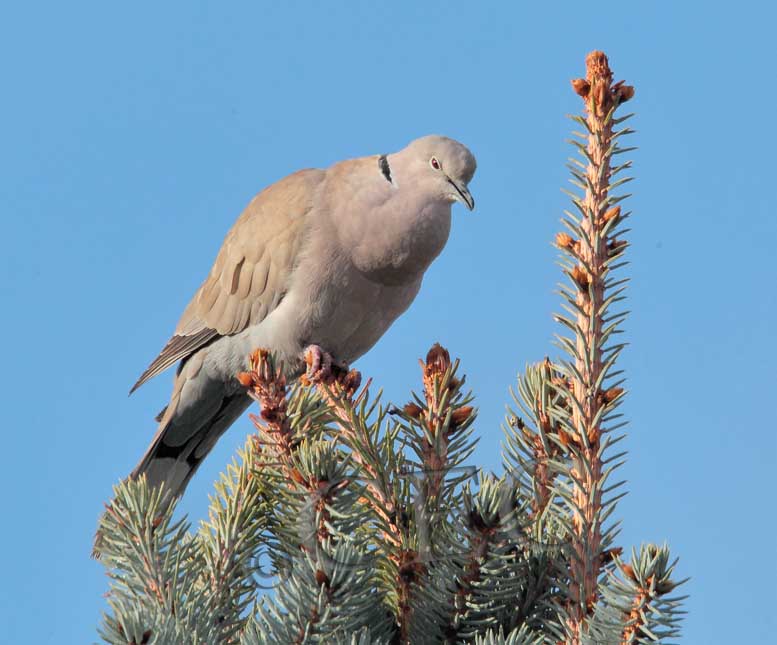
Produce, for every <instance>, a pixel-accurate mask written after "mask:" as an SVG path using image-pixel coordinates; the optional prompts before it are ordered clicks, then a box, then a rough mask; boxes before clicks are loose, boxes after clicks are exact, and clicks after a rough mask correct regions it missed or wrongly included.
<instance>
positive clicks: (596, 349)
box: [556, 52, 634, 645]
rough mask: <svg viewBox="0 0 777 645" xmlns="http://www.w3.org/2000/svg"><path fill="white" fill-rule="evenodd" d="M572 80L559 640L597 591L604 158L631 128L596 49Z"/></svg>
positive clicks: (606, 208) (572, 632) (615, 221)
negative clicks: (577, 128) (564, 569)
mask: <svg viewBox="0 0 777 645" xmlns="http://www.w3.org/2000/svg"><path fill="white" fill-rule="evenodd" d="M572 87H573V89H574V90H575V92H576V93H577V94H578V95H579V96H581V97H582V98H583V100H584V103H585V117H584V118H578V119H576V120H577V121H578V122H579V123H581V122H583V121H584V124H585V127H586V131H587V136H586V139H587V142H586V144H585V145H584V146H583V145H582V144H576V147H577V148H578V150H579V151H580V152H581V154H582V156H583V159H584V165H585V171H584V173H582V175H583V179H584V183H583V184H582V190H583V196H582V197H580V196H578V195H573V196H572V200H573V203H574V204H575V205H576V206H577V207H578V210H579V211H580V215H579V216H577V215H571V214H567V220H566V222H565V223H567V228H568V229H569V230H570V231H572V232H573V233H574V234H575V235H576V237H577V239H575V237H572V236H571V235H569V234H567V233H560V234H559V235H558V236H557V238H556V245H557V247H558V248H559V249H560V250H561V252H562V254H563V255H564V256H565V258H566V259H567V260H568V264H567V267H568V268H567V269H566V273H567V275H568V277H569V279H570V284H571V287H572V288H571V290H567V289H565V290H564V296H565V298H566V299H567V301H568V304H569V310H570V311H571V312H572V313H571V315H570V316H569V317H566V316H563V315H558V316H557V317H556V318H557V320H558V321H559V322H561V323H562V324H563V325H564V327H566V328H567V330H568V331H570V332H571V334H572V338H571V339H569V338H567V337H564V338H562V340H561V346H562V347H563V348H564V349H566V350H567V351H568V352H569V354H570V356H571V360H570V361H567V362H565V363H564V364H562V369H564V371H565V372H566V376H567V377H568V381H567V382H566V383H560V384H559V388H558V389H559V391H560V392H562V393H563V394H564V395H565V397H566V398H567V399H568V403H569V406H568V407H569V411H570V421H571V430H572V432H571V433H570V434H569V435H568V436H567V442H566V443H567V445H566V448H567V450H568V455H569V458H570V462H571V463H570V468H569V472H568V479H567V480H566V481H563V482H559V483H558V486H557V492H558V493H559V495H560V497H561V498H562V499H564V500H565V502H566V504H567V507H568V509H569V512H570V517H571V522H570V523H569V529H570V541H571V549H572V557H571V558H570V563H569V566H570V575H569V589H568V598H567V602H566V605H565V607H564V610H565V611H564V613H565V615H566V632H567V640H568V643H570V645H580V644H581V643H582V642H583V640H584V638H585V636H586V632H587V621H588V619H589V618H590V616H591V615H592V614H593V612H594V609H595V607H596V604H597V602H598V600H599V597H600V591H599V580H600V577H601V576H602V574H603V573H604V571H605V566H606V564H607V563H606V561H605V557H604V556H605V550H606V548H607V546H608V543H609V542H610V541H611V539H612V537H613V533H612V531H611V530H607V529H604V528H603V526H602V524H603V521H604V520H605V519H606V517H607V516H608V515H609V514H610V513H611V512H612V508H613V505H614V501H613V500H609V501H605V500H604V499H603V488H604V482H605V480H606V479H607V476H608V475H609V474H610V472H611V470H612V467H611V468H609V469H608V468H607V467H606V465H605V457H604V451H603V450H602V448H603V440H604V437H605V434H606V432H607V430H608V429H607V427H606V421H607V420H608V419H610V418H611V417H612V413H613V412H614V410H615V409H616V407H617V406H618V405H619V403H620V402H621V400H622V398H623V394H624V390H623V389H622V388H621V387H620V386H619V383H620V381H618V382H616V383H614V384H613V383H612V382H611V380H608V379H612V377H613V374H612V367H613V365H614V363H615V360H616V359H617V357H618V355H619V354H620V348H618V347H615V348H608V345H607V343H608V340H609V339H610V337H611V336H612V335H613V334H615V333H617V332H618V331H619V324H620V322H621V321H622V319H623V315H621V314H616V316H615V318H613V319H610V320H611V322H609V323H608V322H606V321H605V320H606V318H607V316H608V313H609V312H608V309H609V305H610V304H611V300H610V299H611V296H612V292H613V290H616V289H618V287H619V286H620V285H621V284H622V282H621V281H615V280H614V279H613V278H612V277H611V276H610V274H611V272H612V271H613V270H614V268H615V267H616V266H617V264H618V260H619V259H620V258H621V257H622V254H623V251H624V249H625V246H626V245H625V243H623V241H622V240H621V239H620V238H618V237H617V235H618V234H619V232H618V230H617V227H618V226H620V225H621V223H622V222H623V220H624V219H625V216H624V215H623V214H622V212H621V207H620V206H619V205H616V204H617V203H618V202H620V201H621V200H622V199H624V198H625V197H626V196H619V197H615V196H613V195H612V194H611V191H612V190H613V188H615V187H616V186H618V185H621V184H622V183H625V181H627V180H628V179H629V178H622V179H619V180H618V181H616V182H612V181H611V177H612V168H611V158H612V156H613V154H615V153H616V152H618V150H619V140H620V138H621V137H622V136H623V135H626V134H628V133H629V132H630V130H628V129H624V130H621V131H620V132H617V131H615V129H614V126H615V123H614V122H613V115H614V113H615V110H616V109H617V108H618V106H619V105H620V104H621V103H623V102H624V101H627V100H629V99H630V98H632V96H633V95H634V89H633V88H632V87H630V86H626V85H625V84H624V83H623V82H622V81H621V82H618V83H613V75H612V72H611V71H610V67H609V63H608V60H607V57H606V56H605V55H604V53H602V52H592V53H590V54H589V55H588V57H587V58H586V78H585V79H576V80H574V81H572ZM623 167H628V166H627V165H625V166H623ZM577 174H580V173H576V175H577ZM604 447H606V444H604Z"/></svg>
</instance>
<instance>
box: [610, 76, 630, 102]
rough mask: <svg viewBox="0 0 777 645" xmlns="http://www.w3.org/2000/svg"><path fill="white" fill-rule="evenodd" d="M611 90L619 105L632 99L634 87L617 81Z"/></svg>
mask: <svg viewBox="0 0 777 645" xmlns="http://www.w3.org/2000/svg"><path fill="white" fill-rule="evenodd" d="M612 90H613V94H614V95H615V98H616V100H617V101H618V102H619V103H625V102H626V101H630V100H631V99H633V98H634V87H633V86H632V85H624V84H623V81H618V82H617V83H616V84H615V86H614V87H613V88H612Z"/></svg>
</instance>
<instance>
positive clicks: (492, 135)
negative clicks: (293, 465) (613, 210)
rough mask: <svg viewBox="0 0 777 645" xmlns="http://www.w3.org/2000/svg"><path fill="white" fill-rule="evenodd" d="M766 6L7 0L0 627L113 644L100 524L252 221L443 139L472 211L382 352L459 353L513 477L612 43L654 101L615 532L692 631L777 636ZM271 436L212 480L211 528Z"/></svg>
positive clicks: (403, 371)
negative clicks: (653, 559)
mask: <svg viewBox="0 0 777 645" xmlns="http://www.w3.org/2000/svg"><path fill="white" fill-rule="evenodd" d="M761 4H762V6H761V7H760V8H758V9H757V8H756V7H757V4H756V3H748V2H738V3H716V2H703V3H702V2H686V3H662V2H649V3H648V2H643V3H639V6H636V5H637V3H623V4H622V5H620V8H618V7H617V6H616V5H613V6H610V5H607V6H606V9H605V10H603V12H602V13H603V15H601V16H599V15H595V14H593V13H592V6H593V5H591V4H590V3H588V4H583V3H574V4H573V3H568V4H565V3H544V4H543V3H536V2H535V3H519V2H512V3H503V4H501V5H498V4H497V3H493V4H491V5H488V6H486V3H475V2H470V3H458V2H424V3H409V2H407V3H405V2H391V3H389V2H384V3H370V4H369V5H368V3H358V4H357V3H349V4H348V5H346V3H301V2H288V3H281V2H273V3H260V2H250V3H249V2H246V3H240V2H232V3H229V4H228V9H227V8H226V7H227V4H226V3H223V4H221V5H217V4H216V3H209V4H208V3H200V2H185V3H184V2H179V3H174V2H169V3H138V2H136V3H122V4H121V5H119V4H118V3H105V2H94V3H83V2H69V3H37V2H28V3H15V4H13V5H11V4H10V3H6V4H5V5H4V6H3V8H2V10H0V60H2V61H3V62H2V64H1V65H2V75H0V78H2V81H0V82H1V83H2V94H3V100H2V101H0V133H1V134H2V145H1V146H0V176H2V181H0V223H1V224H2V234H0V246H1V247H2V253H0V280H1V282H0V284H2V292H1V293H2V299H1V301H2V316H0V330H1V331H2V337H3V338H4V339H5V346H4V351H3V366H4V369H2V370H1V371H0V392H2V395H0V396H2V404H3V406H2V407H3V410H4V411H5V417H4V421H3V426H4V434H5V437H6V439H5V442H6V443H5V449H4V451H3V461H4V463H3V467H2V469H0V489H1V490H3V491H5V492H6V495H5V498H6V499H5V500H4V502H3V514H2V517H3V530H2V532H1V533H0V553H2V577H3V580H4V584H3V585H2V588H0V615H2V616H3V621H2V622H3V640H4V641H5V642H9V643H11V642H13V643H40V644H43V643H85V642H92V641H95V640H96V639H97V637H96V633H95V625H96V624H97V622H98V619H99V614H100V611H101V609H102V608H103V606H104V600H103V598H102V594H103V593H104V592H105V590H106V589H107V580H106V578H105V576H104V574H103V571H102V567H101V565H99V564H98V563H96V562H94V561H92V560H90V559H89V550H90V544H91V537H92V533H93V530H94V528H95V523H96V519H97V516H98V514H99V512H100V509H101V507H102V503H103V501H104V500H105V499H106V498H107V496H108V495H109V493H110V489H111V485H112V484H113V483H114V482H116V481H117V480H118V479H120V478H121V477H123V476H124V475H126V473H127V472H128V471H129V470H130V469H131V468H132V467H133V465H134V464H135V462H136V461H137V459H138V458H139V457H140V455H141V454H142V453H143V451H144V450H145V447H146V445H147V443H148V441H149V439H150V437H151V435H152V434H153V431H154V423H153V416H154V415H155V414H156V413H157V412H158V410H159V409H160V408H161V407H162V406H163V405H164V403H165V402H166V401H167V396H168V394H169V388H170V376H169V375H165V376H162V377H159V378H157V379H155V380H154V381H152V382H151V383H149V384H148V385H146V386H144V387H143V388H142V389H141V390H140V391H139V392H137V393H136V394H135V395H133V396H132V397H131V398H128V397H127V390H128V389H129V387H130V385H131V384H132V383H133V382H134V381H135V379H136V378H137V376H138V375H139V374H140V372H141V371H142V370H143V369H144V368H145V366H146V365H147V364H148V362H149V361H150V359H152V358H153V357H154V356H155V354H156V353H157V351H158V350H159V349H160V348H161V347H162V345H163V344H164V342H165V341H166V340H167V338H168V336H169V334H170V332H171V331H172V329H173V327H174V325H175V323H176V321H177V318H178V316H179V315H180V313H181V311H182V310H183V307H184V306H185V305H186V303H187V302H188V300H189V298H190V297H191V295H192V293H193V292H194V290H195V289H196V287H197V286H198V285H199V283H200V281H201V280H202V278H203V277H204V276H205V274H206V273H207V271H208V269H209V268H210V263H211V261H212V259H213V257H214V255H215V253H216V251H217V249H218V247H219V245H220V243H221V240H222V239H223V236H224V234H225V233H226V231H227V229H228V228H229V226H230V225H231V224H232V222H233V220H234V218H235V217H236V216H237V214H238V213H239V212H240V211H241V210H242V208H243V206H244V205H245V204H246V203H247V201H248V200H249V199H250V198H251V197H252V196H253V194H254V193H256V192H258V191H259V190H260V189H261V188H262V187H264V186H265V185H267V184H269V183H271V182H273V181H275V180H277V179H279V178H280V177H282V176H284V175H286V174H288V173H289V172H292V171H293V170H296V169H298V168H301V167H308V166H326V165H328V164H330V163H332V162H333V161H336V160H339V159H342V158H345V157H349V156H361V155H366V154H373V153H380V152H386V151H392V150H396V149H398V148H400V147H402V146H404V145H405V144H406V143H407V142H408V141H409V140H411V139H413V138H415V137H416V136H419V135H422V134H427V133H433V132H436V133H442V134H447V135H449V136H453V137H455V138H457V139H459V140H461V141H463V142H465V143H466V144H467V145H469V147H470V148H471V149H472V150H473V152H474V153H475V154H476V156H477V158H478V164H479V169H478V173H477V175H476V177H475V179H474V180H473V182H472V184H471V188H472V192H473V194H474V195H475V198H476V200H477V210H476V211H475V212H474V213H469V212H467V211H466V210H464V209H463V208H461V207H456V208H455V209H454V210H455V212H454V216H455V217H454V226H453V231H452V236H451V239H450V242H449V243H448V246H447V248H446V249H445V251H444V253H443V255H442V256H441V257H440V259H439V260H438V261H437V262H436V263H435V264H434V265H433V267H432V268H431V270H430V271H429V274H428V277H427V279H426V281H425V284H424V288H423V290H422V292H421V295H420V296H419V298H418V300H417V301H416V303H415V304H414V305H413V306H412V308H411V309H410V310H409V311H408V312H407V314H406V315H405V316H404V317H403V318H401V319H400V320H399V321H398V322H397V323H396V324H395V325H394V327H393V328H392V329H391V330H390V331H389V333H387V334H386V336H385V337H384V338H383V339H382V340H381V342H380V343H379V344H378V346H377V347H376V348H375V349H374V350H373V351H372V352H370V353H369V354H368V355H367V356H366V357H364V358H363V359H362V360H360V361H359V362H358V365H357V366H358V367H359V368H360V369H361V370H362V371H363V373H364V374H365V375H370V376H373V377H375V379H376V381H377V382H378V383H379V384H380V385H382V386H383V387H384V388H385V390H386V393H387V396H388V397H389V398H391V399H394V400H397V401H400V402H403V401H404V400H405V399H406V396H407V394H406V392H407V390H408V388H409V387H410V386H411V385H412V386H416V385H417V384H418V368H417V363H416V358H417V357H419V356H422V355H423V354H424V353H425V351H426V349H427V348H428V347H429V345H430V344H431V343H432V342H434V341H438V340H439V341H440V342H442V343H444V344H445V345H447V346H448V347H449V348H450V349H451V351H452V353H453V354H455V355H457V356H460V357H461V359H462V361H463V366H464V369H465V371H466V372H467V374H468V378H469V382H470V384H471V385H472V387H473V389H474V390H475V393H476V394H477V395H478V404H479V407H480V411H481V413H480V417H479V421H478V426H477V427H478V434H479V435H480V436H481V437H482V438H481V443H480V445H479V448H478V451H477V453H476V456H475V457H476V461H477V462H478V463H479V464H481V465H483V466H485V467H487V468H498V464H499V462H500V457H499V441H500V437H501V433H500V430H499V423H500V421H501V418H502V415H503V411H504V404H505V403H506V402H507V401H508V394H507V388H508V386H509V385H511V384H513V383H514V382H515V376H516V373H517V372H518V370H519V369H522V368H523V366H524V364H525V363H526V362H529V361H535V360H540V359H542V358H543V357H544V356H545V355H546V354H551V355H553V353H554V351H555V350H554V349H553V347H552V345H551V340H552V334H553V332H554V331H556V328H555V326H554V324H553V323H552V321H551V314H552V312H553V311H555V310H557V309H558V308H559V301H558V298H557V297H556V296H555V295H554V293H553V291H554V285H555V283H556V281H557V280H558V278H559V270H558V268H557V267H556V265H555V257H556V254H555V251H554V249H553V248H552V247H551V244H550V243H551V240H552V238H553V236H554V234H555V232H556V231H557V230H559V224H558V220H559V217H560V214H561V210H562V209H563V208H565V207H566V200H565V197H564V195H563V194H562V193H561V192H560V188H561V187H563V186H565V184H566V174H565V170H564V162H565V159H566V157H567V155H568V154H570V151H569V150H568V146H566V145H565V144H564V140H565V139H566V138H567V137H568V132H569V130H570V129H572V127H571V126H572V124H571V122H569V121H568V120H566V119H565V118H564V115H565V114H567V113H570V112H575V111H577V110H578V109H579V108H580V105H579V99H578V98H577V97H576V96H575V95H574V94H573V93H572V91H571V90H570V87H569V79H571V78H574V77H576V76H580V75H582V73H583V60H584V57H585V54H586V53H587V52H588V51H590V50H591V49H595V48H599V49H604V50H605V51H606V52H607V53H608V54H609V55H610V60H611V64H612V66H613V68H614V70H615V72H616V75H617V76H618V77H619V78H625V79H627V81H628V82H630V83H633V84H634V85H635V86H636V88H637V94H636V97H635V100H634V101H633V104H632V106H631V107H632V108H633V109H634V110H636V111H637V113H638V114H637V117H636V119H635V120H634V127H635V128H636V129H637V130H638V134H637V135H636V136H635V137H634V138H633V142H634V143H635V144H636V145H639V146H640V149H639V150H638V151H637V152H636V153H635V154H634V156H633V158H634V162H635V175H636V177H637V178H638V180H637V181H636V182H634V183H633V184H632V186H633V190H634V192H635V196H634V198H633V199H632V200H631V203H630V206H631V207H632V208H633V210H634V212H635V215H634V218H633V222H632V228H633V232H632V233H631V238H630V239H631V241H632V244H633V249H632V250H631V254H630V259H631V261H632V265H631V266H630V267H629V273H630V275H631V277H632V279H633V282H632V285H631V289H630V300H629V302H628V307H629V309H631V310H633V314H632V315H631V317H630V318H629V319H628V322H627V325H626V329H627V333H626V339H627V340H628V341H629V342H630V343H631V345H630V347H629V349H628V350H627V352H626V353H625V355H624V359H623V361H622V365H623V367H624V369H626V370H627V375H628V378H629V381H628V385H629V388H630V391H631V393H630V394H629V396H628V399H627V403H626V404H625V412H626V413H627V414H628V416H629V418H630V419H631V425H630V426H629V429H628V432H629V437H628V439H627V447H628V449H629V451H630V459H629V461H628V463H627V464H626V466H625V467H624V468H623V470H622V473H623V475H624V477H625V478H626V479H628V482H629V484H628V487H629V490H630V494H629V495H628V496H627V497H626V498H625V499H624V500H623V501H622V502H621V503H620V506H619V515H620V517H621V518H622V519H623V532H622V534H621V541H622V544H624V545H625V546H626V547H630V546H631V545H632V544H639V543H640V542H641V541H656V542H663V541H667V542H668V543H669V544H670V545H671V546H672V550H673V552H674V553H675V554H676V555H678V556H680V558H681V560H680V565H679V574H680V575H681V576H692V580H691V582H690V583H689V584H688V585H687V587H686V591H687V592H688V593H690V594H691V598H690V600H689V601H688V604H687V608H688V610H689V611H690V615H689V618H688V619H687V622H686V623H685V630H684V631H685V638H684V640H683V641H682V642H684V643H705V644H713V643H733V642H741V643H753V642H766V641H767V640H769V639H770V638H771V637H773V634H774V632H775V629H776V628H777V620H776V619H775V615H776V614H775V612H774V610H773V607H774V602H775V600H777V598H776V597H775V591H774V582H773V581H774V578H775V575H777V567H775V560H774V558H773V557H772V554H773V551H774V546H775V538H774V535H775V531H777V522H776V521H775V517H774V507H775V502H774V496H773V488H774V476H773V473H774V471H775V466H777V463H776V459H777V457H776V456H775V455H777V450H776V449H777V445H776V442H775V421H774V413H773V409H772V408H773V406H774V402H775V386H777V380H776V379H775V376H774V364H775V360H777V352H775V342H774V324H775V322H774V321H775V319H777V296H775V293H776V292H777V290H775V287H774V277H775V275H776V274H775V270H774V266H773V261H774V256H775V253H774V244H775V240H776V239H777V225H776V224H775V218H774V216H773V210H774V209H773V207H768V206H767V199H768V198H769V197H770V195H769V193H770V192H771V189H770V184H771V181H770V180H771V177H770V175H771V174H772V173H771V172H770V167H771V166H772V165H773V160H774V150H775V137H774V132H773V127H772V125H771V123H770V119H771V117H772V113H773V106H774V104H775V102H776V101H777V95H776V92H775V86H774V84H773V83H772V79H773V68H772V66H773V63H774V35H773V33H772V29H773V24H774V21H775V18H777V16H775V14H774V10H773V9H772V8H766V3H761ZM249 429H250V425H249V422H248V421H247V420H246V419H243V420H241V421H240V422H238V423H237V424H236V425H235V426H234V427H233V428H232V429H231V430H230V432H229V433H228V434H227V435H226V436H225V437H224V438H223V439H222V441H221V443H220V444H219V445H218V446H217V448H216V450H214V452H213V454H212V455H211V456H210V457H209V459H208V460H207V461H206V463H205V465H204V466H203V467H202V468H201V470H200V472H199V473H198V475H197V477H196V478H195V480H194V481H193V483H192V485H191V486H190V487H189V490H188V492H187V494H186V497H185V501H184V503H183V508H184V509H185V510H186V511H187V512H189V513H191V515H192V517H193V518H198V517H201V516H202V515H203V512H204V509H205V506H206V500H207V493H208V492H209V491H210V490H211V483H212V481H213V480H214V478H215V477H216V476H217V474H218V472H219V471H220V470H221V469H222V468H223V467H224V465H225V464H226V462H227V461H228V460H229V458H230V456H231V455H232V454H233V452H234V450H235V448H236V447H237V446H238V445H240V444H241V443H242V442H243V440H244V437H245V435H246V433H247V431H248V430H249Z"/></svg>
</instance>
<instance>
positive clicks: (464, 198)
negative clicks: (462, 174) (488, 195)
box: [448, 177, 475, 210]
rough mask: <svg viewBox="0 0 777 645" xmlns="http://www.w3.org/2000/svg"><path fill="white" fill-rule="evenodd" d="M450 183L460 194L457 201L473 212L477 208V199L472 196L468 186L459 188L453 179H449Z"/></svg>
mask: <svg viewBox="0 0 777 645" xmlns="http://www.w3.org/2000/svg"><path fill="white" fill-rule="evenodd" d="M448 181H449V182H450V183H451V186H453V187H454V188H455V189H456V192H457V193H458V195H459V196H458V197H457V199H458V200H459V201H460V202H461V203H462V204H464V205H465V206H466V207H467V208H468V209H469V210H472V209H473V208H475V198H474V197H472V195H471V194H470V192H469V189H468V188H467V187H466V186H459V185H458V184H457V183H456V182H455V181H453V179H451V178H450V177H448Z"/></svg>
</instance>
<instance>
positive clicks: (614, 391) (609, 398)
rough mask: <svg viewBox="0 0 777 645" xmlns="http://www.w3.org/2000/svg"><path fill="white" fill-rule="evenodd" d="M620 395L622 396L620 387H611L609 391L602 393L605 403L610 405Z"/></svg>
mask: <svg viewBox="0 0 777 645" xmlns="http://www.w3.org/2000/svg"><path fill="white" fill-rule="evenodd" d="M621 394H623V388H622V387H611V388H610V389H609V390H607V391H606V392H605V393H604V400H605V401H606V402H607V403H612V402H613V401H614V400H615V399H617V398H618V397H619V396H620V395H621Z"/></svg>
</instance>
